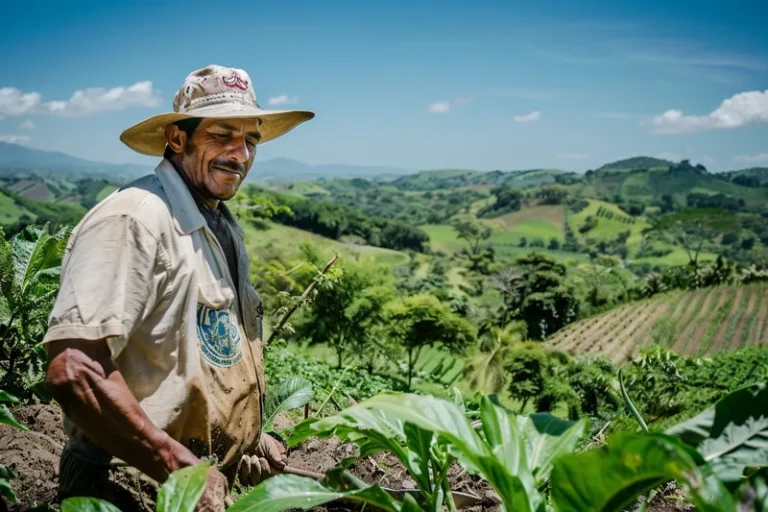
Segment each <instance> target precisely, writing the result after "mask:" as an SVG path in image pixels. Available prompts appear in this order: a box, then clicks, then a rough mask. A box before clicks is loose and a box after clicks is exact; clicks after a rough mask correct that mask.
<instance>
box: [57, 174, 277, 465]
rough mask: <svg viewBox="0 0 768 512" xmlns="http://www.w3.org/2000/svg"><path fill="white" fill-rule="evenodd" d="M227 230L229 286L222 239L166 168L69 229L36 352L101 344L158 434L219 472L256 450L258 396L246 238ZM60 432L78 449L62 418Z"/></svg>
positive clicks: (257, 345) (255, 316)
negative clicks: (212, 460) (208, 460)
mask: <svg viewBox="0 0 768 512" xmlns="http://www.w3.org/2000/svg"><path fill="white" fill-rule="evenodd" d="M235 231H236V233H237V234H236V235H235V236H233V239H234V240H235V242H236V252H237V261H238V273H239V276H240V278H239V281H240V282H239V283H237V287H236V286H235V283H233V282H232V278H231V277H230V273H229V270H228V267H227V262H226V258H225V255H224V252H223V251H222V249H221V246H220V245H219V242H218V240H217V239H216V237H215V236H214V234H213V232H212V231H211V230H210V229H209V228H208V226H207V224H206V222H205V219H204V218H203V216H202V214H201V213H200V211H199V210H198V208H197V205H196V204H195V202H194V199H193V198H192V195H191V193H190V192H189V190H188V188H187V186H186V184H185V183H184V181H183V180H182V178H181V177H180V176H179V175H178V173H177V171H176V170H175V169H174V167H173V165H172V164H171V163H170V162H169V161H167V160H165V159H164V160H163V161H162V162H161V163H160V164H159V165H158V167H157V168H156V169H155V173H154V174H153V175H149V176H145V177H143V178H140V179H138V180H136V181H134V182H132V183H130V184H128V185H125V186H124V187H122V188H121V189H119V190H117V191H115V192H114V193H113V194H112V195H110V196H109V197H107V198H106V199H104V200H103V201H102V202H101V203H99V204H98V205H96V206H95V207H94V208H92V209H91V211H89V212H88V214H87V215H86V217H85V218H84V219H83V220H82V221H81V222H80V223H79V224H78V225H77V227H76V228H75V230H74V232H73V234H72V236H71V238H70V240H69V243H68V246H67V250H66V253H65V256H64V260H63V264H62V274H61V288H60V291H59V294H58V297H57V300H56V303H55V305H54V308H53V311H52V313H51V316H50V320H49V329H48V332H47V334H46V336H45V338H44V341H43V342H44V343H50V342H52V341H54V340H60V339H69V338H81V339H88V340H97V339H104V338H106V339H108V345H109V348H110V350H111V352H112V358H113V360H114V363H115V366H116V367H117V368H118V369H119V370H120V372H121V373H122V375H123V377H124V378H125V381H126V382H127V384H128V386H129V388H130V389H131V391H132V392H133V394H134V395H135V397H136V399H137V400H138V401H139V404H140V405H141V407H142V408H143V409H144V411H146V413H147V414H148V415H149V417H150V418H151V420H152V421H153V422H154V423H155V425H157V426H158V427H159V428H161V429H163V430H165V431H166V432H168V434H169V435H170V436H171V437H173V438H174V439H176V440H178V441H180V442H181V443H183V444H184V445H186V446H188V447H190V448H191V449H192V451H193V452H194V453H196V454H197V455H198V456H203V455H212V454H215V455H216V456H217V457H218V459H219V461H220V462H221V463H222V465H223V466H224V467H227V466H229V465H230V464H232V463H233V462H234V463H236V462H238V461H239V458H240V455H241V454H243V453H247V452H250V451H252V450H253V448H255V444H256V443H257V442H258V437H259V434H260V432H261V425H262V421H263V418H262V407H263V396H264V388H265V386H264V376H263V364H262V332H261V330H262V315H263V309H262V302H261V299H260V297H259V296H258V294H257V293H256V291H255V290H254V289H253V287H252V286H251V284H250V280H249V277H248V276H249V265H248V256H247V254H246V253H245V246H244V244H243V232H242V230H240V228H239V227H235ZM237 289H239V290H240V294H238V293H237V292H236V290H237ZM238 311H242V313H243V314H242V317H243V319H244V321H243V323H244V325H239V324H240V322H239V321H238V314H237V313H238ZM65 430H66V431H67V433H68V435H69V436H70V437H72V438H75V439H84V435H83V433H82V432H81V431H80V429H78V427H77V426H76V425H74V424H72V423H71V422H70V421H68V420H67V418H65Z"/></svg>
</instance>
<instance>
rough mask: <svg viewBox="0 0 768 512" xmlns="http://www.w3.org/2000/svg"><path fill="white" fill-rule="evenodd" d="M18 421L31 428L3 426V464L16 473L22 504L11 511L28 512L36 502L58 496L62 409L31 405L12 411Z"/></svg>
mask: <svg viewBox="0 0 768 512" xmlns="http://www.w3.org/2000/svg"><path fill="white" fill-rule="evenodd" d="M13 414H14V416H15V417H16V421H18V422H19V423H21V424H22V425H25V426H27V427H29V428H30V430H27V431H22V430H18V429H16V428H13V427H9V426H7V425H0V447H2V448H1V449H0V464H2V465H4V466H7V467H9V468H11V469H12V470H14V471H15V472H16V475H17V478H16V479H14V480H11V487H12V488H13V490H14V491H15V492H16V497H17V498H18V500H19V504H18V505H15V506H9V510H11V511H14V510H26V509H27V508H28V507H31V506H33V505H34V504H35V503H38V504H39V503H50V502H52V501H53V500H54V499H55V497H56V487H57V485H58V479H59V456H60V455H61V451H62V449H63V448H64V442H65V441H66V436H65V434H64V432H63V430H62V428H61V409H59V408H58V407H57V406H55V405H29V406H26V407H18V408H16V409H15V410H14V411H13Z"/></svg>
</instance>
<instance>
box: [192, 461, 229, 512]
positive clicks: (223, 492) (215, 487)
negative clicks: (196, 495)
mask: <svg viewBox="0 0 768 512" xmlns="http://www.w3.org/2000/svg"><path fill="white" fill-rule="evenodd" d="M228 494H229V486H228V485H227V477H225V476H224V475H223V474H221V472H220V471H219V470H218V469H216V468H208V474H207V476H206V479H205V489H204V490H203V495H202V496H201V497H200V500H199V501H198V502H197V507H195V512H224V510H225V509H226V506H225V503H224V498H226V497H227V495H228Z"/></svg>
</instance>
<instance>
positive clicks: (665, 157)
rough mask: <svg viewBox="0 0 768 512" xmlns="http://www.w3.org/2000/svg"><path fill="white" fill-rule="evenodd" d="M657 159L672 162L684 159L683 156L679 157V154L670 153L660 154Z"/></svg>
mask: <svg viewBox="0 0 768 512" xmlns="http://www.w3.org/2000/svg"><path fill="white" fill-rule="evenodd" d="M656 158H661V159H662V160H671V161H672V162H679V161H680V160H682V159H683V157H682V155H678V154H677V153H670V152H669V151H664V152H663V153H659V154H658V155H657V156H656Z"/></svg>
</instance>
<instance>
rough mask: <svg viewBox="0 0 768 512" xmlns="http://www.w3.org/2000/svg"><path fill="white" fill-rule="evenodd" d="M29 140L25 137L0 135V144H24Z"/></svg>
mask: <svg viewBox="0 0 768 512" xmlns="http://www.w3.org/2000/svg"><path fill="white" fill-rule="evenodd" d="M29 140H30V139H29V137H27V136H26V135H0V142H7V143H8V144H24V143H25V142H29Z"/></svg>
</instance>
